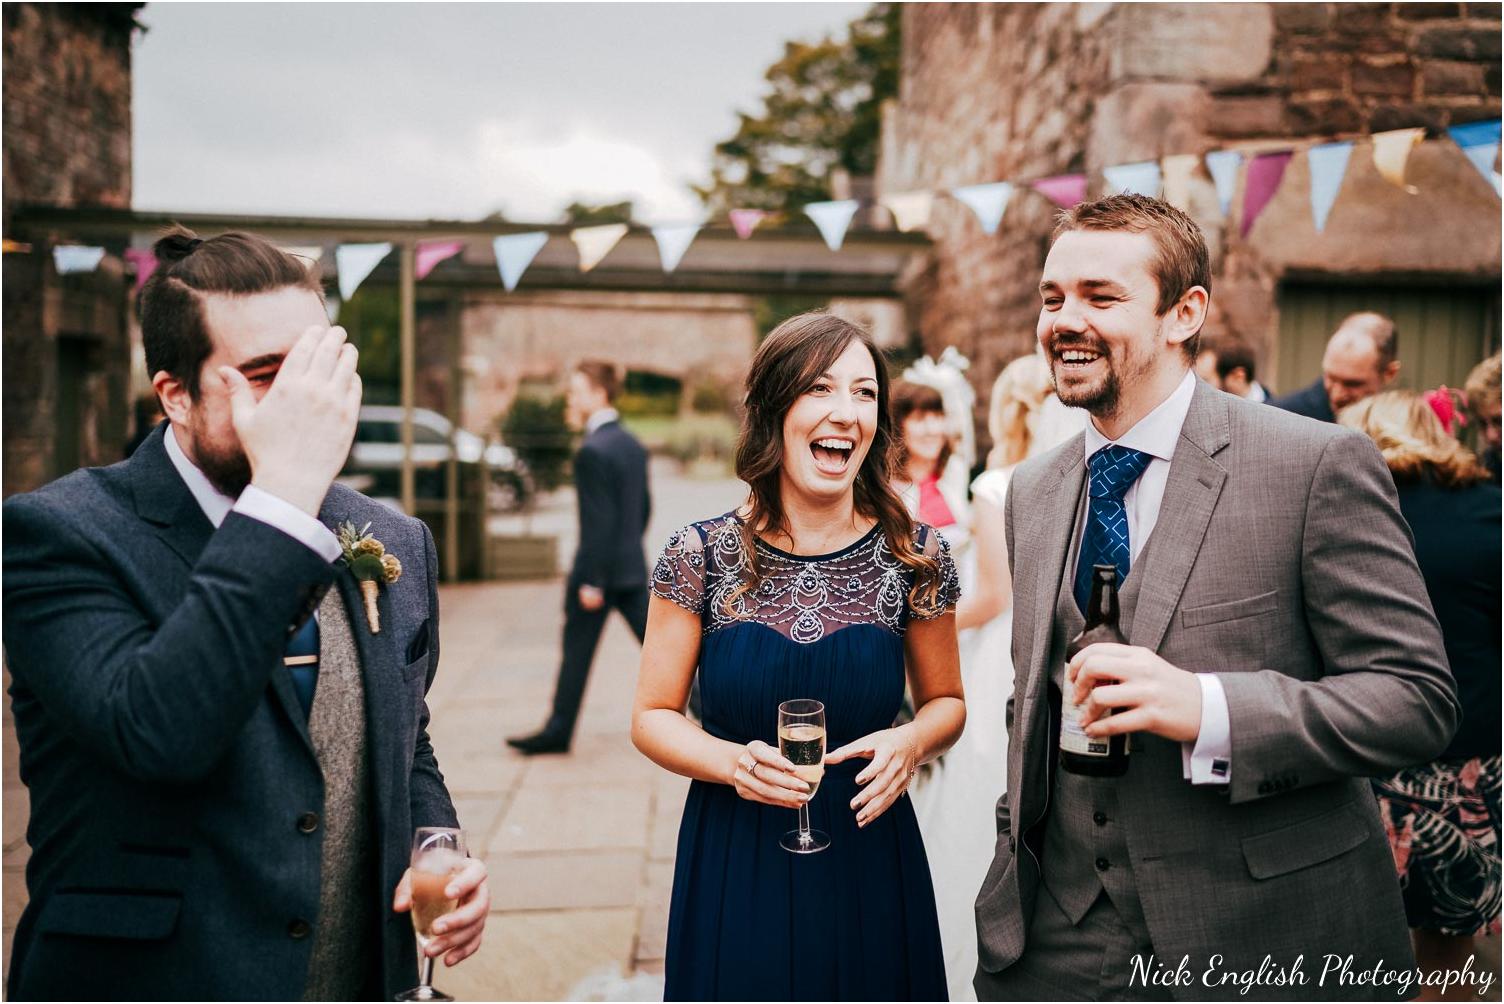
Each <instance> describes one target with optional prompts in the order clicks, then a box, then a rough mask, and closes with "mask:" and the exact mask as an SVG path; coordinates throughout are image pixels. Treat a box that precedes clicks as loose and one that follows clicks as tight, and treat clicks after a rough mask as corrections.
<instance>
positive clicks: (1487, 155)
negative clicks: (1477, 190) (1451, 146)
mask: <svg viewBox="0 0 1504 1004" xmlns="http://www.w3.org/2000/svg"><path fill="white" fill-rule="evenodd" d="M1447 134H1448V135H1449V136H1451V137H1452V142H1454V143H1456V144H1457V145H1458V146H1459V147H1461V148H1462V152H1463V153H1464V154H1466V155H1467V159H1468V160H1469V161H1471V162H1472V165H1473V166H1474V167H1476V168H1477V169H1478V173H1479V174H1481V175H1483V177H1484V180H1486V181H1487V182H1488V183H1489V184H1491V185H1493V186H1494V191H1495V192H1498V191H1500V181H1501V179H1500V177H1499V172H1498V171H1496V170H1494V161H1496V160H1497V159H1498V158H1499V120H1498V119H1494V120H1492V121H1490V122H1469V123H1468V124H1467V125H1460V126H1452V128H1450V129H1448V130H1447Z"/></svg>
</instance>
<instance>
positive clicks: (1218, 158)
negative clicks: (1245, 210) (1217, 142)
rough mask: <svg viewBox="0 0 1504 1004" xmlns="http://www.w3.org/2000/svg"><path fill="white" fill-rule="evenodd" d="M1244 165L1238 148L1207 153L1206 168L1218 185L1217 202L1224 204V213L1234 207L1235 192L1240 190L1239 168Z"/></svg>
mask: <svg viewBox="0 0 1504 1004" xmlns="http://www.w3.org/2000/svg"><path fill="white" fill-rule="evenodd" d="M1242 166H1243V155H1242V154H1241V153H1239V152H1238V151H1237V150H1213V151H1212V152H1211V153H1209V154H1207V155H1206V170H1207V173H1208V174H1210V175H1211V176H1212V181H1213V182H1215V183H1216V185H1217V202H1218V203H1219V204H1220V205H1221V206H1222V215H1223V216H1226V215H1227V211H1228V210H1229V209H1231V208H1232V197H1233V193H1235V192H1236V191H1237V190H1238V168H1240V167H1242Z"/></svg>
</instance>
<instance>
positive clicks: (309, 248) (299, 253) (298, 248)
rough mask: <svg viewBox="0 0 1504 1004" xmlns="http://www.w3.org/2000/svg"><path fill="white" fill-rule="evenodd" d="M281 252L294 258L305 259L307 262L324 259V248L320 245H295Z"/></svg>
mask: <svg viewBox="0 0 1504 1004" xmlns="http://www.w3.org/2000/svg"><path fill="white" fill-rule="evenodd" d="M282 250H283V251H286V252H287V253H288V254H290V255H292V256H293V257H295V258H307V259H308V260H309V261H318V260H320V259H321V258H323V257H324V247H323V245H321V244H296V245H293V246H291V247H284V248H283V249H282Z"/></svg>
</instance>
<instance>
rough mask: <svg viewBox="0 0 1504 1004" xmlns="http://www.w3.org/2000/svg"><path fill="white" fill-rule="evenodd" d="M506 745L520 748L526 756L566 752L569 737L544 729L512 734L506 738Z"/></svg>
mask: <svg viewBox="0 0 1504 1004" xmlns="http://www.w3.org/2000/svg"><path fill="white" fill-rule="evenodd" d="M507 745H508V746H510V747H512V748H513V749H516V750H521V751H522V752H523V753H525V754H527V755H528V756H533V755H534V754H536V753H568V752H569V739H568V738H567V737H565V736H562V735H559V734H558V733H556V732H550V731H548V730H547V729H544V730H543V731H542V732H538V733H535V734H534V735H530V736H513V737H512V738H511V739H508V740H507Z"/></svg>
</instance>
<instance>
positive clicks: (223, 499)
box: [162, 425, 341, 562]
mask: <svg viewBox="0 0 1504 1004" xmlns="http://www.w3.org/2000/svg"><path fill="white" fill-rule="evenodd" d="M162 442H163V445H164V446H166V448H167V458H168V459H169V460H171V461H172V466H173V467H175V468H177V472H178V476H179V477H181V478H182V479H183V483H184V484H185V485H187V486H188V490H189V491H190V492H192V493H193V498H194V499H195V500H196V501H197V502H198V507H199V508H200V509H202V510H203V511H204V515H205V516H207V517H208V519H209V522H210V523H212V524H214V528H215V529H216V530H217V529H219V525H220V524H221V523H223V522H224V521H225V517H226V516H228V515H230V513H231V511H234V512H238V513H240V514H241V515H243V516H249V517H251V518H252V519H255V520H260V521H261V522H263V523H266V524H267V525H269V526H272V527H275V528H276V529H278V530H281V531H282V532H283V533H285V534H287V535H288V536H289V537H291V538H293V539H294V540H296V541H298V542H299V543H301V544H304V545H306V546H307V547H308V548H309V549H311V550H312V551H313V552H314V553H315V554H317V555H318V556H319V557H321V558H323V559H324V560H325V561H330V562H332V561H334V560H335V559H336V558H338V557H339V556H340V553H341V549H340V546H339V538H337V537H336V536H335V535H334V532H333V531H332V530H330V529H329V528H328V527H327V526H325V525H324V524H322V523H320V522H319V521H318V520H317V519H315V518H313V517H312V516H310V515H308V514H307V513H306V512H304V511H303V510H301V509H299V508H298V507H297V506H295V505H293V504H292V503H291V502H288V501H286V500H284V499H280V498H278V497H277V496H275V495H273V494H272V493H271V492H269V491H265V490H263V489H261V488H257V487H256V486H255V485H247V486H246V489H245V491H243V492H241V493H240V498H238V499H232V498H230V496H228V495H226V494H224V493H223V492H221V491H220V490H219V489H218V488H215V487H214V486H213V485H212V484H210V483H209V479H208V478H207V477H206V476H205V475H204V472H203V471H201V470H199V469H198V468H197V467H195V466H194V464H193V461H191V460H189V459H188V455H187V454H185V453H184V452H183V448H182V447H181V446H179V445H178V439H177V435H176V434H175V433H174V431H173V428H172V426H171V425H169V426H168V427H167V434H166V435H165V436H163V437H162Z"/></svg>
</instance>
